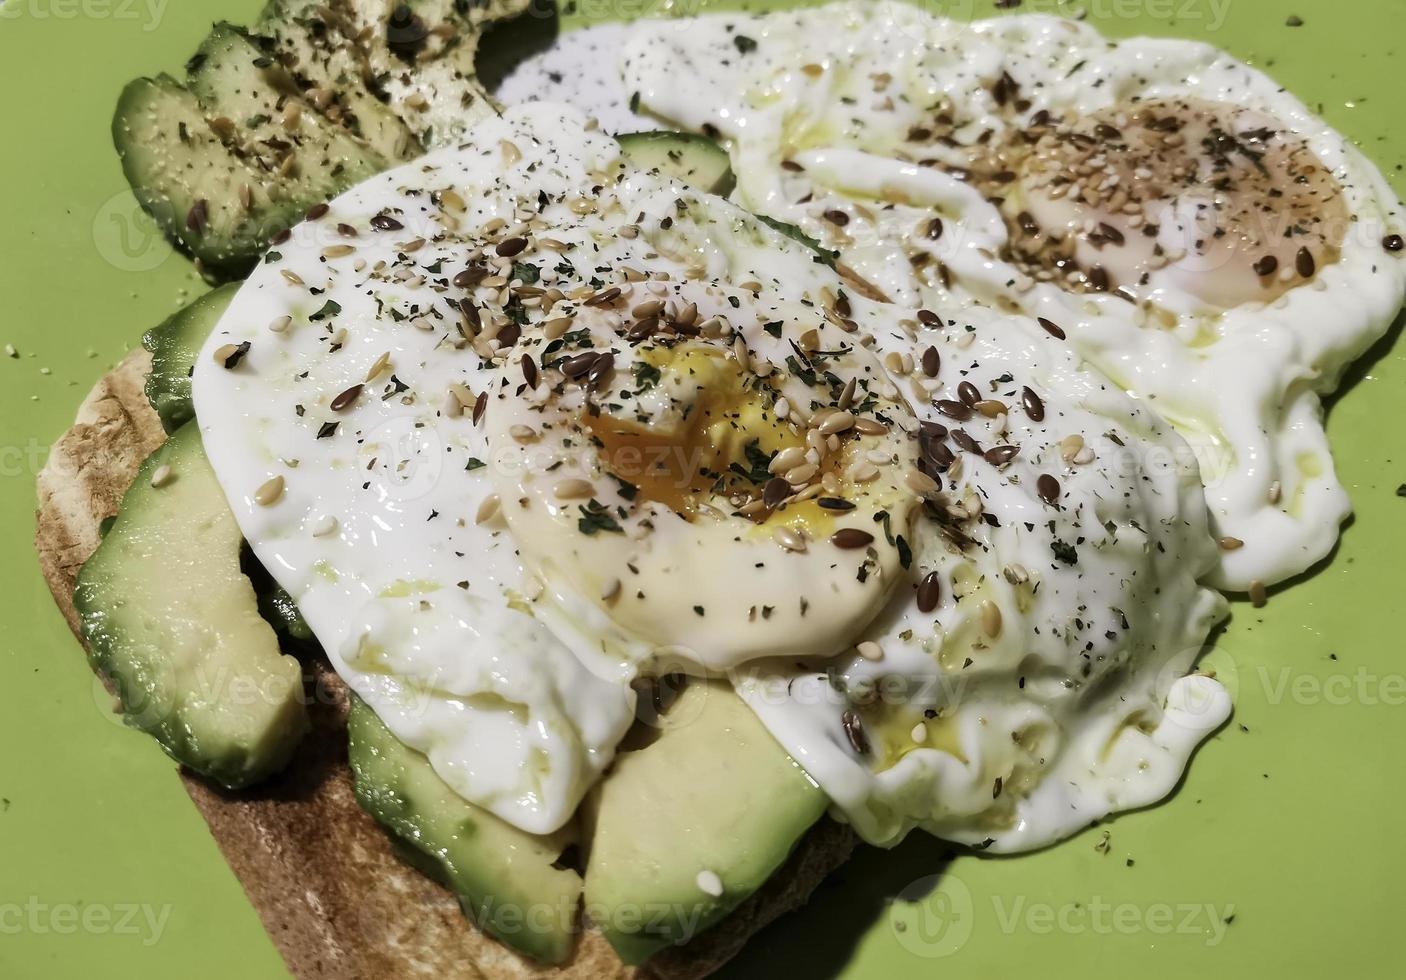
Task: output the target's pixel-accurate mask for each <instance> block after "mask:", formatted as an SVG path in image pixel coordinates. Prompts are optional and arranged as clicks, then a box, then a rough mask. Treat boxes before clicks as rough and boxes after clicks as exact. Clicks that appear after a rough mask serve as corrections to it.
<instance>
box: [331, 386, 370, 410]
mask: <svg viewBox="0 0 1406 980" xmlns="http://www.w3.org/2000/svg"><path fill="white" fill-rule="evenodd" d="M363 387H364V386H363V385H352V386H351V387H350V388H348V389H347V390H346V391H344V392H342V393H341V394H340V395H338V396H337V397H336V398H334V399H332V411H334V412H340V411H343V410H344V409H347V408H350V407H351V406H352V405H354V404H355V403H356V400H357V399H358V398H360V397H361V392H362V390H363Z"/></svg>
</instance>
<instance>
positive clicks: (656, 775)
mask: <svg viewBox="0 0 1406 980" xmlns="http://www.w3.org/2000/svg"><path fill="white" fill-rule="evenodd" d="M659 726H660V727H659V733H658V738H657V739H655V740H654V741H653V742H651V743H650V744H649V745H647V746H645V747H644V748H641V749H637V750H635V751H633V752H625V753H622V754H621V756H620V757H619V758H618V759H617V760H616V762H615V766H614V768H613V769H612V770H611V771H610V772H608V773H607V774H606V777H605V778H604V779H603V780H602V781H601V782H600V784H599V785H598V786H597V788H596V790H595V791H594V799H593V801H592V805H593V810H594V835H593V837H592V841H591V855H590V862H589V864H588V865H587V867H586V889H585V895H586V914H587V916H588V917H589V918H590V919H591V920H592V921H593V922H594V923H595V924H596V925H597V926H598V927H599V928H600V930H601V931H602V932H603V933H604V934H605V937H606V939H607V940H609V942H610V945H611V946H613V947H614V948H615V951H616V952H617V953H618V954H620V958H621V959H622V960H624V961H625V962H626V963H629V964H638V963H642V962H643V961H644V960H645V959H647V958H648V957H649V956H650V955H651V954H653V953H655V952H657V951H658V950H660V949H662V948H663V947H665V946H669V945H675V944H681V943H685V942H687V941H689V940H690V939H692V938H693V937H695V936H696V935H698V934H699V933H700V932H702V931H703V930H705V929H707V928H708V927H709V926H712V925H714V924H715V923H717V922H718V921H720V920H721V919H723V918H724V917H726V916H727V914H728V913H729V912H731V911H732V910H733V909H734V908H736V907H737V906H738V905H740V904H741V903H742V902H743V901H744V900H745V899H746V898H747V897H748V896H749V895H751V894H752V893H753V892H754V891H756V890H757V889H758V888H760V887H761V886H762V884H763V883H765V882H766V880H767V879H768V878H770V877H771V875H772V874H773V873H774V872H775V871H776V870H777V868H779V867H780V866H781V865H782V864H783V863H784V862H785V860H786V858H787V856H788V855H790V853H791V850H792V848H794V847H795V845H796V843H797V841H799V840H800V839H801V837H802V836H803V835H804V834H805V832H806V831H807V830H808V829H809V828H810V826H811V825H812V824H814V823H815V822H816V821H817V820H819V819H820V816H821V815H822V814H823V813H824V812H825V809H826V807H827V806H828V803H829V801H828V800H827V798H826V797H825V794H824V793H822V792H821V791H820V790H819V788H817V787H816V785H815V783H814V782H813V781H812V780H811V779H810V777H809V776H807V775H806V773H805V772H804V771H803V770H802V769H801V767H800V766H798V765H797V764H796V763H795V761H794V760H792V759H791V757H790V756H789V755H787V754H786V752H785V751H783V750H782V748H781V746H779V745H778V744H777V743H776V741H775V740H774V739H773V738H772V737H771V734H770V733H769V732H768V731H767V730H766V728H764V727H763V726H762V723H761V722H760V721H758V720H757V717H756V715H754V714H753V713H752V710H751V709H750V708H748V707H747V705H746V704H745V703H744V702H743V701H742V699H741V698H739V697H738V696H737V695H736V694H735V693H733V690H732V688H731V687H730V686H728V685H726V684H723V683H718V682H704V681H693V682H691V683H690V684H689V685H688V686H687V687H686V688H684V690H683V692H682V693H681V694H680V695H679V697H678V699H677V700H676V701H675V702H674V704H673V706H672V707H671V708H670V709H669V710H668V712H667V713H665V714H664V715H663V716H662V718H661V719H660V722H659ZM713 876H716V878H714V877H713ZM716 885H721V894H711V893H710V892H713V891H717V889H716V888H712V887H705V886H716Z"/></svg>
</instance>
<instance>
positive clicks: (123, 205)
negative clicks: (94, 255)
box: [92, 190, 174, 272]
mask: <svg viewBox="0 0 1406 980" xmlns="http://www.w3.org/2000/svg"><path fill="white" fill-rule="evenodd" d="M92 234H93V245H94V246H96V248H97V250H98V254H99V255H101V256H102V257H103V260H104V261H105V262H107V264H108V265H110V266H112V267H113V268H114V269H118V270H120V271H122V272H150V271H151V270H152V269H155V268H156V267H158V266H159V265H161V263H163V262H165V261H166V260H167V259H169V258H170V257H171V253H172V252H173V251H174V250H173V249H172V248H171V245H170V243H169V242H167V241H166V236H165V235H163V234H162V233H161V229H160V228H159V227H158V226H157V223H156V221H154V220H153V219H152V217H151V215H149V214H147V213H146V211H144V210H143V209H142V206H141V205H140V204H138V203H137V199H136V198H135V197H133V196H132V192H131V191H130V190H125V191H120V192H119V193H117V194H114V195H113V196H112V197H110V198H108V199H107V200H106V201H105V202H104V203H103V205H102V207H100V208H98V210H97V213H96V214H95V215H93V227H92Z"/></svg>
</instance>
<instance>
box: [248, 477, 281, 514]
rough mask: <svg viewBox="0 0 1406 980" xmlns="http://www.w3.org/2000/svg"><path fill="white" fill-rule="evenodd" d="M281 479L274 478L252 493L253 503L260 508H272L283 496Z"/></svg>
mask: <svg viewBox="0 0 1406 980" xmlns="http://www.w3.org/2000/svg"><path fill="white" fill-rule="evenodd" d="M283 488H284V484H283V477H281V476H275V477H273V478H272V479H270V480H268V481H267V482H265V483H264V484H263V485H262V486H260V487H259V489H257V490H255V491H254V502H255V503H256V504H258V505H259V506H260V507H272V506H273V505H274V504H276V503H278V500H279V498H280V497H282V496H283Z"/></svg>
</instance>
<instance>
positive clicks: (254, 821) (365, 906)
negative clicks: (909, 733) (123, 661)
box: [35, 351, 855, 980]
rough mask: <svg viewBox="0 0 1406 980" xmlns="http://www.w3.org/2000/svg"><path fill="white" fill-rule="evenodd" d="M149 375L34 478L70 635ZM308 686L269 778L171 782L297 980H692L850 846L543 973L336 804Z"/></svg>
mask: <svg viewBox="0 0 1406 980" xmlns="http://www.w3.org/2000/svg"><path fill="white" fill-rule="evenodd" d="M150 365H151V355H149V354H147V353H146V352H145V351H135V352H133V353H132V354H130V355H128V357H127V358H126V359H125V360H124V361H122V363H121V364H119V365H118V366H117V367H116V368H115V369H114V370H113V371H112V372H111V373H110V374H108V375H107V376H106V377H104V378H103V379H102V380H101V381H99V382H98V385H97V387H95V388H94V389H93V391H92V392H91V393H90V394H89V396H88V398H87V399H86V400H85V401H84V402H83V405H82V407H81V408H80V409H79V412H78V418H77V420H76V421H75V422H74V425H73V427H72V428H71V429H69V430H68V431H67V432H66V433H64V435H63V437H62V438H60V439H59V441H58V442H57V443H56V444H55V445H54V447H53V450H52V452H51V453H50V456H49V461H48V464H47V465H46V466H45V468H44V470H43V472H41V473H40V474H39V480H38V489H39V514H38V530H37V534H36V542H35V543H36V547H37V549H38V551H39V560H40V564H41V565H42V567H43V571H44V577H45V579H46V580H47V581H48V583H49V589H50V591H51V592H52V593H53V595H54V601H55V602H57V603H58V606H59V609H60V610H61V611H62V612H63V614H64V617H65V618H66V619H67V620H68V623H69V626H70V627H71V628H72V629H73V630H74V633H75V635H77V632H78V619H77V615H76V614H75V612H74V609H73V601H72V597H73V587H74V580H75V578H76V576H77V574H78V571H79V569H80V568H81V567H82V566H83V562H84V561H86V560H87V558H88V556H89V555H91V554H92V553H93V550H94V549H95V548H96V547H97V545H98V541H99V539H100V527H101V524H102V522H103V520H104V519H105V518H107V517H109V516H111V515H113V514H115V513H116V511H117V507H118V504H119V503H120V502H121V500H122V495H123V494H124V493H125V492H126V490H127V488H128V486H129V485H130V484H131V482H132V481H133V479H134V478H135V477H136V473H137V469H138V467H139V466H140V464H141V462H142V460H143V459H144V458H145V457H146V456H147V455H148V454H150V453H151V452H152V451H153V450H155V449H156V448H157V447H158V446H159V445H160V444H161V442H162V440H163V439H164V438H165V434H164V433H163V432H162V428H161V422H160V419H159V418H158V417H157V415H156V413H155V412H154V411H153V410H152V408H151V406H150V405H149V404H148V402H147V399H146V395H145V393H144V391H143V386H144V384H145V382H146V375H147V373H148V371H149V370H150ZM309 674H310V675H311V683H310V693H311V694H312V704H311V707H310V711H309V714H310V716H311V719H312V726H313V727H312V731H311V732H310V733H309V734H308V736H307V737H306V738H305V740H304V742H303V744H302V746H301V747H300V749H299V750H298V753H297V755H296V756H295V757H294V759H293V761H292V763H291V764H290V765H289V767H288V769H287V770H286V771H285V772H284V773H283V774H282V775H280V776H278V777H277V778H275V779H273V780H272V781H270V782H268V783H264V784H262V785H260V786H258V787H255V788H254V789H252V790H246V791H242V792H237V793H234V792H226V791H223V790H220V789H218V788H216V787H214V786H212V785H209V784H207V783H205V782H204V781H202V780H201V779H200V778H198V777H196V776H194V775H191V774H189V773H186V772H182V773H181V779H182V781H183V782H184V783H185V786H186V790H187V792H189V793H190V796H191V798H192V799H193V800H194V801H195V805H196V806H197V807H198V808H199V810H200V812H201V814H203V815H204V817H205V821H206V823H208V824H209V827H210V832H211V833H212V834H213V835H214V837H215V840H216V842H217V843H218V844H219V846H220V850H221V851H222V852H223V853H224V856H225V860H227V861H228V862H229V864H230V867H231V868H233V869H234V872H235V874H236V875H238V876H239V880H240V882H241V883H242V884H243V885H244V890H245V892H246V893H247V894H248V896H249V900H250V901H251V902H252V903H253V904H254V907H255V908H256V909H257V910H258V913H259V916H260V918H261V919H262V920H263V924H264V928H265V929H267V930H268V932H269V935H270V936H271V937H272V938H273V941H274V943H275V944H276V945H277V946H278V948H279V951H280V952H281V953H282V954H283V958H284V960H285V962H286V963H287V964H288V968H289V969H290V970H291V971H292V972H293V974H294V975H296V976H298V977H300V978H304V980H309V978H314V977H328V978H331V977H336V978H367V980H370V978H378V980H386V978H401V977H420V976H429V977H436V978H456V977H466V978H468V977H472V978H478V980H497V978H500V977H501V978H508V977H541V978H563V980H566V978H573V980H574V978H582V980H584V978H592V980H600V978H640V980H643V978H647V977H648V978H660V980H664V978H678V980H685V978H694V977H702V976H705V975H706V974H708V973H710V972H712V971H713V970H715V969H716V968H717V967H719V966H720V965H721V964H722V963H724V962H725V961H727V960H728V959H730V958H731V957H732V956H734V955H735V954H736V953H737V952H738V950H740V949H741V948H742V946H743V944H744V943H745V942H746V941H747V939H748V938H749V937H750V936H752V934H753V933H755V932H757V931H758V930H759V929H761V928H762V927H763V926H765V925H766V924H767V923H769V922H771V921H772V920H773V919H775V918H776V917H777V916H779V915H781V914H782V913H784V912H787V911H789V910H791V909H794V908H796V907H798V906H800V905H801V904H803V903H804V902H805V901H806V900H807V898H809V896H810V893H811V892H812V891H813V890H814V888H815V887H816V885H818V884H819V883H820V881H821V880H822V879H823V878H824V877H825V876H826V875H827V874H829V872H830V871H832V870H833V869H835V868H836V867H838V866H839V865H840V864H842V863H843V862H844V861H845V860H846V858H848V857H849V854H850V852H851V851H852V850H853V848H854V846H855V837H854V835H853V833H852V832H851V831H850V830H849V829H848V828H846V827H843V826H841V825H839V824H836V823H834V822H832V821H831V820H829V819H828V818H826V819H822V820H821V822H820V823H819V824H817V825H816V826H815V827H814V828H813V829H812V830H811V831H810V832H809V833H808V834H807V835H806V836H805V837H804V838H802V840H801V842H800V844H798V845H797V847H796V850H795V852H794V853H793V854H792V855H791V857H790V859H789V860H788V861H787V863H786V864H785V865H784V866H783V867H782V869H781V870H780V871H779V872H778V873H777V874H776V875H774V876H773V877H772V879H771V880H770V881H769V882H768V883H767V884H766V885H765V886H764V887H763V888H762V889H761V891H759V892H757V893H756V894H755V895H753V896H752V897H751V898H750V899H748V900H747V901H746V902H745V903H744V904H743V905H742V906H741V907H739V908H738V909H737V910H736V911H734V912H733V913H732V915H731V916H729V917H728V918H727V919H725V920H724V921H723V922H722V923H720V924H719V925H717V926H715V927H714V928H712V929H710V930H708V931H707V932H705V933H703V934H702V935H700V936H698V937H697V938H695V939H694V940H693V941H692V942H690V943H688V944H687V945H685V946H681V947H675V948H670V949H667V950H665V951H663V952H661V953H658V954H656V955H655V956H654V957H653V958H652V959H650V960H649V961H648V962H647V963H646V964H644V965H643V966H640V967H631V966H627V965H626V964H624V963H622V962H621V961H620V959H619V957H617V956H616V955H615V952H614V950H612V949H611V947H610V946H609V944H607V943H606V941H605V939H604V938H603V937H602V936H601V935H600V934H599V933H598V932H595V931H594V930H592V929H590V928H589V927H588V928H586V929H585V930H584V931H583V933H582V936H581V938H580V941H579V943H578V944H577V948H576V951H575V954H574V956H573V957H572V959H571V960H570V961H569V962H567V963H566V964H564V965H562V966H560V967H544V966H541V965H540V964H537V963H534V962H532V961H530V960H527V959H524V958H523V957H521V956H519V955H518V954H517V953H515V952H513V951H512V950H510V949H508V948H507V947H506V946H503V945H501V944H500V943H498V942H497V941H495V940H493V939H492V938H490V937H489V936H487V935H485V934H484V933H482V932H480V931H479V930H478V929H476V928H475V927H474V926H473V925H472V924H471V923H470V922H469V921H468V920H466V919H465V918H464V916H463V914H462V913H461V912H460V910H459V905H458V903H457V902H456V900H455V898H454V896H453V895H452V894H451V893H450V892H448V891H447V890H446V889H444V888H442V887H441V886H440V885H438V884H436V883H435V882H434V881H432V880H431V879H429V878H427V877H425V876H424V875H422V874H421V873H420V872H418V871H416V870H414V869H413V868H411V867H410V866H409V865H407V864H404V863H403V862H401V861H400V860H399V859H398V858H397V857H396V856H395V854H394V852H393V850H392V846H391V842H390V840H389V839H388V838H387V837H386V835H385V834H384V833H383V832H382V831H381V830H380V829H379V828H378V827H377V825H376V824H375V822H374V821H373V820H372V819H371V817H369V816H368V815H367V814H365V813H364V812H363V811H362V810H361V808H360V807H359V806H358V805H357V803H356V799H355V797H354V796H353V793H352V779H351V771H350V769H349V768H348V766H347V737H346V711H347V691H346V688H345V686H344V685H343V684H342V682H341V680H340V679H339V678H338V677H337V675H336V674H335V673H334V672H333V671H332V669H331V668H330V667H329V666H328V664H327V663H326V662H325V661H321V660H319V661H318V662H315V663H312V664H310V665H309Z"/></svg>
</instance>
